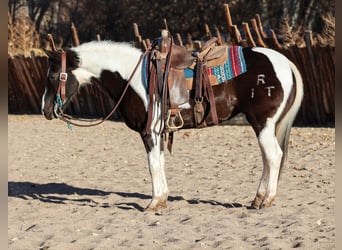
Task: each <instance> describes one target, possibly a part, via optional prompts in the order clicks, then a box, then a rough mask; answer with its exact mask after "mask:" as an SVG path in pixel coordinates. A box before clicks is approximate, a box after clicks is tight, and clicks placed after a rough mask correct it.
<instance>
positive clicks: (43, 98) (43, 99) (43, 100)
mask: <svg viewBox="0 0 342 250" xmlns="http://www.w3.org/2000/svg"><path fill="white" fill-rule="evenodd" d="M49 70H50V68H49ZM46 91H47V89H46V88H45V90H44V94H43V96H42V106H41V112H42V114H43V115H44V110H43V109H44V106H45V95H46Z"/></svg>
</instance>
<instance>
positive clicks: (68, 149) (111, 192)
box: [8, 115, 335, 250]
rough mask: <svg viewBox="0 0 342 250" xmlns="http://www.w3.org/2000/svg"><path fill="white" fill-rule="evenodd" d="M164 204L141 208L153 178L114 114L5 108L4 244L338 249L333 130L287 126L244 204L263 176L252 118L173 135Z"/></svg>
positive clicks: (138, 143)
mask: <svg viewBox="0 0 342 250" xmlns="http://www.w3.org/2000/svg"><path fill="white" fill-rule="evenodd" d="M173 149H174V154H173V155H169V154H168V153H166V166H167V177H168V184H169V189H170V196H169V202H168V205H169V207H168V208H167V209H165V210H163V211H160V212H157V213H153V212H144V211H143V209H144V207H145V206H146V205H147V204H148V202H149V199H150V198H151V180H150V176H149V172H148V169H147V161H146V155H145V152H144V147H143V144H142V142H141V140H140V138H139V135H138V134H136V133H135V132H133V131H132V130H130V129H129V128H127V127H126V126H125V125H124V123H122V122H112V121H107V122H105V123H103V124H102V125H100V126H97V127H92V128H78V127H74V131H73V132H71V131H70V130H69V129H67V127H66V125H65V124H64V123H62V122H61V121H58V120H54V121H47V120H45V119H44V118H43V117H42V116H27V115H22V116H14V115H9V116H8V164H9V166H8V190H9V191H8V248H9V249H58V250H59V249H81V250H83V249H292V248H299V249H310V250H312V249H334V248H335V190H334V188H335V129H334V128H298V127H295V128H293V130H292V134H291V138H290V144H289V157H288V164H287V167H286V169H285V170H284V172H283V173H282V176H281V179H280V182H279V185H278V195H277V197H276V199H275V201H274V203H273V206H272V207H270V208H267V209H261V210H253V209H249V208H248V206H249V205H250V203H251V201H252V200H253V198H254V195H255V192H256V188H257V185H258V182H259V178H260V176H261V172H262V161H261V155H260V151H259V147H258V144H257V140H256V138H255V135H254V133H253V131H252V128H251V127H250V126H231V125H229V126H228V125H226V126H216V127H212V128H206V129H201V130H196V129H193V130H183V131H179V132H177V133H176V134H175V138H174V148H173Z"/></svg>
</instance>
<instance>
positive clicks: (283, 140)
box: [276, 61, 303, 169]
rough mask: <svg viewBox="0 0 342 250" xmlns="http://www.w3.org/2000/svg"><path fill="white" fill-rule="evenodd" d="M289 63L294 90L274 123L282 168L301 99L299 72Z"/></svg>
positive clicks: (301, 89)
mask: <svg viewBox="0 0 342 250" xmlns="http://www.w3.org/2000/svg"><path fill="white" fill-rule="evenodd" d="M289 64H290V68H291V71H292V75H293V77H294V83H293V89H292V91H294V92H295V94H294V99H293V102H292V104H290V107H289V108H288V109H285V114H283V115H282V116H281V117H282V118H281V119H280V120H279V121H278V123H277V125H276V136H277V139H278V143H279V145H280V147H281V149H282V151H283V156H282V159H281V165H280V169H283V168H284V166H285V164H286V160H287V149H288V142H289V137H290V130H291V127H292V124H293V122H294V120H295V118H296V115H297V113H298V110H299V108H300V105H301V103H302V99H303V80H302V77H301V74H300V72H299V71H298V68H297V67H296V65H294V63H292V62H291V61H289ZM290 96H291V95H290ZM287 101H288V100H287Z"/></svg>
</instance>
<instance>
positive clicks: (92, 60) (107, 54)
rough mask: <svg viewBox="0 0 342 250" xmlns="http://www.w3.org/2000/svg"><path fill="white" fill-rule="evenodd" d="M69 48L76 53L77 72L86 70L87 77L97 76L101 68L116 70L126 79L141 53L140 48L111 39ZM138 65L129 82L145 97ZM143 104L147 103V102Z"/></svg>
mask: <svg viewBox="0 0 342 250" xmlns="http://www.w3.org/2000/svg"><path fill="white" fill-rule="evenodd" d="M70 50H71V51H74V52H75V53H76V55H75V56H76V57H77V58H78V59H79V65H78V67H79V68H80V70H81V71H79V72H83V73H82V74H84V72H88V73H87V74H86V76H87V77H88V76H89V75H93V76H95V77H99V76H100V74H101V72H102V71H103V70H109V71H111V72H118V73H119V74H120V75H121V77H122V78H124V79H126V80H127V79H128V78H129V77H130V76H131V74H132V72H133V69H134V68H135V67H136V65H137V63H138V61H139V58H140V56H141V55H142V52H141V50H139V49H137V48H135V47H133V46H132V45H130V44H129V43H125V42H113V41H92V42H87V43H83V44H81V45H79V46H76V47H72V48H70ZM138 66H139V68H138V70H137V71H136V73H135V74H134V76H133V79H132V81H131V83H130V84H131V86H132V88H133V89H134V90H135V91H136V92H137V93H138V95H140V96H141V97H142V98H143V99H146V97H145V95H146V91H145V89H144V86H143V85H142V82H141V69H140V68H141V65H138ZM82 70H84V71H82ZM74 73H75V72H74ZM79 74H81V73H79ZM144 104H145V105H147V103H144Z"/></svg>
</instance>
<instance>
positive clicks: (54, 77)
mask: <svg viewBox="0 0 342 250" xmlns="http://www.w3.org/2000/svg"><path fill="white" fill-rule="evenodd" d="M57 78H58V73H50V79H51V80H56V79H57Z"/></svg>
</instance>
